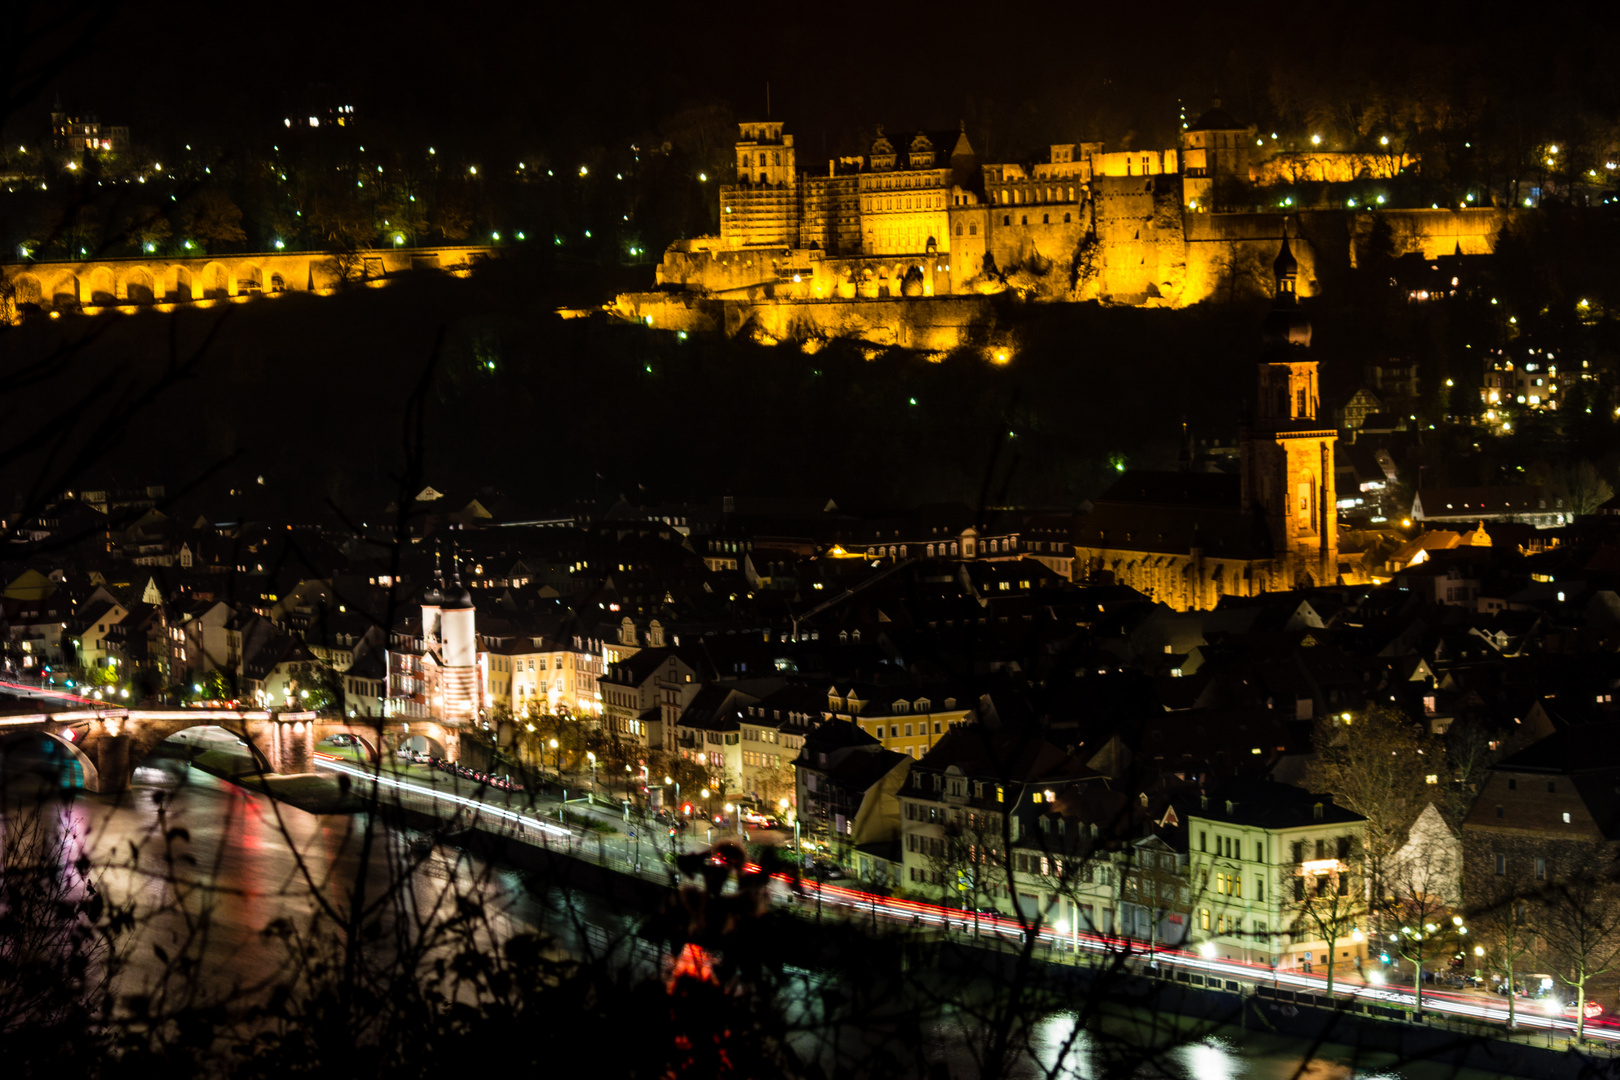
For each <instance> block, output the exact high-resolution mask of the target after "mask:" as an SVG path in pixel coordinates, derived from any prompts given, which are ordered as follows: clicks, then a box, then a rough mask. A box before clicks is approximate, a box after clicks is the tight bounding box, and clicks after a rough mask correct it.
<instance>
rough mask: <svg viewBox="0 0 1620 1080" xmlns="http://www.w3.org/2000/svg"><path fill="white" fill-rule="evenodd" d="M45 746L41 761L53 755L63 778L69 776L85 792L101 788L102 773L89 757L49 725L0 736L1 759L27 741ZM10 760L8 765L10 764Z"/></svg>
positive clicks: (72, 741) (69, 739)
mask: <svg viewBox="0 0 1620 1080" xmlns="http://www.w3.org/2000/svg"><path fill="white" fill-rule="evenodd" d="M30 742H32V743H34V745H35V746H36V747H41V748H42V749H44V751H45V752H44V753H42V754H41V755H40V757H41V760H42V762H44V761H49V760H51V759H52V758H55V759H57V760H58V761H59V763H60V765H59V767H60V773H59V775H60V776H61V778H62V779H63V780H68V779H70V778H71V780H72V786H73V787H77V788H80V789H82V790H84V791H100V790H101V772H100V770H98V769H97V768H96V764H95V762H93V761H91V760H90V757H89V755H88V754H86V753H85V752H84V751H83V750H81V749H80V748H79V747H78V746H77V745H75V742H74V740H73V739H71V738H66V737H64V736H62V735H59V734H57V733H56V732H54V731H51V730H49V729H48V728H33V729H31V730H26V731H17V732H14V733H11V734H8V735H6V736H5V737H4V738H0V761H6V759H8V758H10V757H11V756H12V755H13V754H14V753H15V751H16V749H17V748H18V747H21V746H24V745H26V744H28V743H30ZM9 764H10V763H9V762H7V765H8V766H9Z"/></svg>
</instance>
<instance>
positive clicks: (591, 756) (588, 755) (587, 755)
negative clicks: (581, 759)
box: [585, 750, 596, 799]
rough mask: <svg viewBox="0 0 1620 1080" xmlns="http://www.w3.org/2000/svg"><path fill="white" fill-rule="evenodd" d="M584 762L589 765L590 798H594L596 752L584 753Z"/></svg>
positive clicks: (588, 751)
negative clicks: (587, 762)
mask: <svg viewBox="0 0 1620 1080" xmlns="http://www.w3.org/2000/svg"><path fill="white" fill-rule="evenodd" d="M585 760H586V761H589V762H590V763H591V798H593V799H594V798H596V751H594V750H587V751H585Z"/></svg>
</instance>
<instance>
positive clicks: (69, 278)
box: [0, 247, 501, 315]
mask: <svg viewBox="0 0 1620 1080" xmlns="http://www.w3.org/2000/svg"><path fill="white" fill-rule="evenodd" d="M500 250H501V249H500V248H492V247H434V248H406V247H400V248H389V249H379V250H377V251H364V252H360V253H358V254H357V255H355V256H354V257H353V258H343V259H340V258H338V257H336V256H334V255H332V254H331V253H329V252H324V251H274V252H257V253H254V254H247V255H210V256H198V257H195V258H177V257H161V256H156V255H140V256H130V257H128V258H108V259H100V258H93V259H85V260H83V261H80V262H29V263H7V264H4V265H0V281H3V282H4V283H5V285H6V286H7V288H6V292H7V293H8V294H9V296H8V299H9V300H10V306H13V308H14V310H17V309H20V310H27V308H25V307H23V305H33V306H34V307H36V308H40V309H43V310H48V311H51V312H53V313H55V312H63V311H70V312H83V313H84V314H87V315H95V314H99V313H100V312H102V311H106V310H116V311H130V312H133V311H140V310H143V309H151V308H157V309H159V310H172V308H171V307H170V305H174V304H179V303H194V302H199V301H209V300H235V299H245V298H248V297H253V296H274V295H277V294H279V293H288V292H313V293H330V292H332V291H333V290H334V289H336V288H337V287H338V286H339V285H341V284H343V282H344V281H345V279H347V280H349V281H364V282H366V283H368V284H372V283H378V282H386V281H387V280H388V278H389V276H390V275H393V274H397V273H401V272H403V271H406V270H423V269H436V270H445V271H449V272H452V273H465V272H466V271H467V270H469V269H471V268H472V267H473V266H475V265H477V264H478V263H479V262H481V261H483V260H485V259H489V258H492V257H497V256H498V255H499V254H500Z"/></svg>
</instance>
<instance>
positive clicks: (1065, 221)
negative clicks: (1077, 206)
mask: <svg viewBox="0 0 1620 1080" xmlns="http://www.w3.org/2000/svg"><path fill="white" fill-rule="evenodd" d="M1068 223H1069V215H1068V214H1064V215H1063V224H1065V225H1067V224H1068Z"/></svg>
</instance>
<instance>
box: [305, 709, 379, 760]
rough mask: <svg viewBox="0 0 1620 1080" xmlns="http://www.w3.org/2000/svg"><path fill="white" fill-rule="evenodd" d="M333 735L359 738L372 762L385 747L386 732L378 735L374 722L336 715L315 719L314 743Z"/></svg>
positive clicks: (317, 743) (323, 740)
mask: <svg viewBox="0 0 1620 1080" xmlns="http://www.w3.org/2000/svg"><path fill="white" fill-rule="evenodd" d="M333 735H352V736H354V737H355V738H356V739H359V740H360V745H361V746H362V747H364V748H365V751H366V757H367V758H368V759H369V760H370V761H373V762H377V761H381V760H382V756H383V751H384V750H385V748H386V743H385V738H386V733H384V734H383V735H379V733H378V730H377V725H376V724H368V723H366V722H365V721H364V720H363V719H356V720H353V721H349V720H341V719H338V718H336V717H324V718H322V719H319V720H317V721H315V741H316V745H319V744H320V743H322V742H325V741H326V740H327V739H329V738H331V737H332V736H333Z"/></svg>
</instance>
